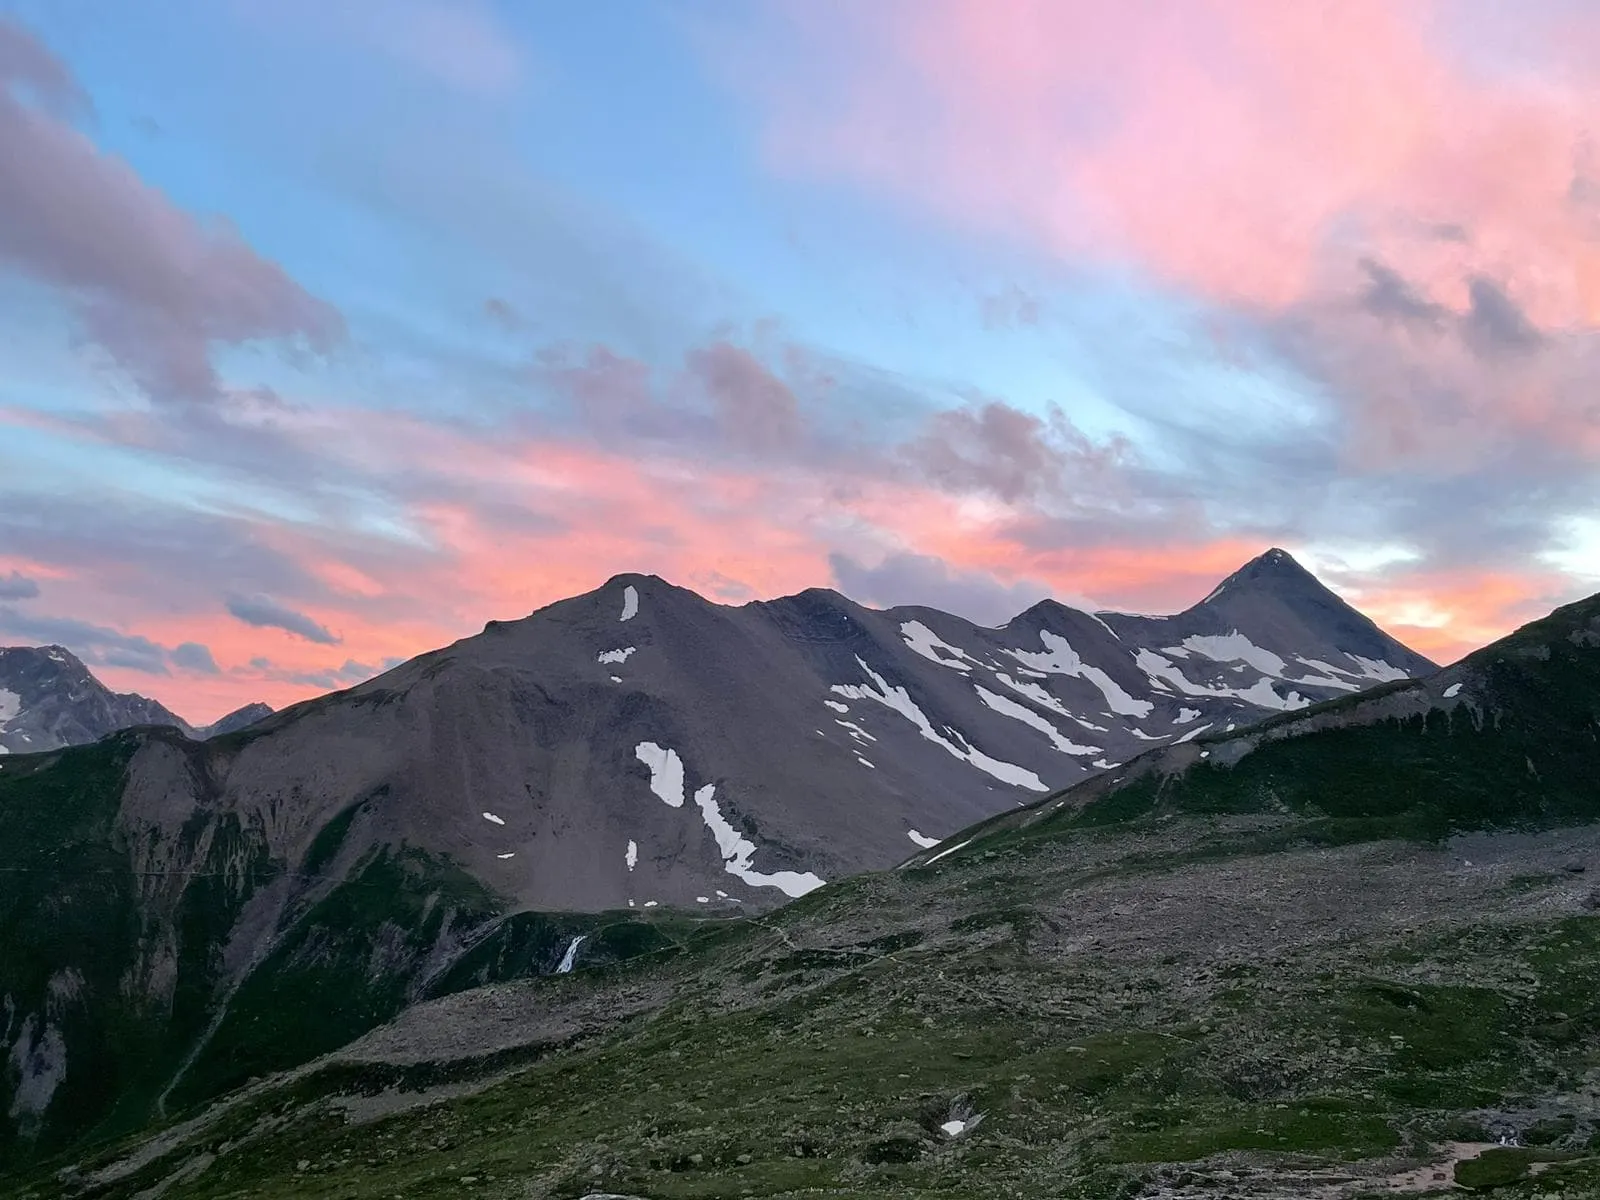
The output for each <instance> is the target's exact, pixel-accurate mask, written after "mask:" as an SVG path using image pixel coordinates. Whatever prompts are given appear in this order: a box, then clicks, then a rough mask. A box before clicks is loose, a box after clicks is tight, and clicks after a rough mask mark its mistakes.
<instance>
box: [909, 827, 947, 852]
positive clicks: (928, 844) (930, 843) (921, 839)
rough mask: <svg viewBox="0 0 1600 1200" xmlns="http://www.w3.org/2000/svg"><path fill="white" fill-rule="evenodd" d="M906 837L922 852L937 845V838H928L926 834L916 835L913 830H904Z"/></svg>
mask: <svg viewBox="0 0 1600 1200" xmlns="http://www.w3.org/2000/svg"><path fill="white" fill-rule="evenodd" d="M906 836H907V837H908V838H910V839H911V840H912V841H913V842H915V843H916V844H917V845H919V846H921V847H922V848H923V849H924V850H931V849H933V847H935V846H937V845H938V844H939V839H938V838H931V837H928V836H927V835H926V834H923V833H918V832H917V831H916V830H915V829H908V830H906Z"/></svg>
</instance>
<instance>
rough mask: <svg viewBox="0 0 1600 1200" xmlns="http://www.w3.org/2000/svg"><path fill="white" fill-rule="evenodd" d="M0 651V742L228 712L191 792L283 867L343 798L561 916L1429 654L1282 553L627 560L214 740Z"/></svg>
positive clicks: (714, 890)
mask: <svg viewBox="0 0 1600 1200" xmlns="http://www.w3.org/2000/svg"><path fill="white" fill-rule="evenodd" d="M6 653H7V654H8V655H11V656H13V657H19V656H20V657H21V658H23V659H27V658H28V657H29V656H30V655H31V662H32V663H33V671H32V674H31V675H30V674H27V673H24V672H18V671H13V672H11V673H10V674H0V679H15V681H16V682H15V683H14V685H8V686H12V690H13V691H14V692H16V693H17V695H18V696H19V698H20V704H19V703H17V702H13V705H12V707H14V708H18V712H17V713H16V714H14V715H13V716H12V717H11V719H10V720H9V721H8V722H7V723H5V724H4V725H0V737H4V738H6V739H7V742H5V743H0V744H9V745H10V747H11V749H13V750H17V749H19V748H22V747H30V748H40V749H43V748H48V742H49V741H50V740H52V738H53V740H54V741H56V742H65V741H87V740H93V739H94V738H95V737H99V736H103V734H104V733H106V732H109V731H110V728H108V727H118V726H127V725H134V724H166V725H171V726H174V727H176V728H179V729H181V730H184V731H186V732H188V733H189V734H190V735H191V736H195V737H215V736H216V735H218V734H222V733H227V732H236V731H238V730H240V729H243V728H245V727H246V726H248V727H249V729H250V736H249V737H248V738H247V739H244V740H239V741H235V742H229V743H227V744H226V745H218V746H217V747H216V748H215V750H214V751H213V752H212V753H210V754H209V755H208V757H207V763H206V768H205V771H204V772H203V778H204V779H205V780H206V783H205V784H204V785H203V786H200V785H195V786H194V787H193V788H192V789H190V791H191V792H192V794H189V795H188V796H187V803H191V804H192V805H193V806H194V808H195V810H196V811H212V810H219V811H229V812H235V813H238V814H239V815H240V817H241V819H242V820H243V822H244V824H245V826H246V827H259V828H265V827H266V826H267V825H270V826H271V827H272V833H271V835H270V837H269V838H268V843H269V849H268V853H269V854H270V855H272V856H273V857H274V858H279V859H282V860H284V861H290V862H292V861H295V860H296V859H297V858H298V857H299V856H301V855H303V854H304V853H305V852H306V847H307V846H308V845H309V844H310V840H311V839H313V838H314V837H315V836H316V835H317V833H318V832H319V831H320V830H321V829H322V828H323V827H324V826H326V824H327V823H328V822H330V821H332V820H333V819H334V818H335V817H338V816H340V815H341V814H344V815H345V818H346V819H347V820H348V821H349V822H350V823H351V826H352V836H353V837H355V838H356V839H358V840H360V841H361V842H363V843H364V844H368V845H378V844H398V843H401V842H403V843H405V844H407V845H411V846H415V847H422V848H426V849H428V850H430V851H432V852H436V853H439V854H442V855H445V856H447V857H449V858H451V859H452V860H453V861H456V862H458V863H460V864H461V865H462V866H464V867H465V868H466V869H467V870H468V871H469V872H470V873H471V874H473V875H474V876H475V877H476V878H478V879H481V880H482V881H483V882H484V883H485V884H486V886H489V887H490V888H492V889H493V890H495V891H497V892H499V893H502V894H505V895H508V896H510V897H513V898H514V900H515V902H516V903H517V904H519V905H522V906H527V907H534V908H581V909H603V908H608V907H615V906H622V905H627V904H633V905H640V906H643V905H663V904H664V905H683V904H708V905H713V906H715V905H722V906H728V905H733V904H746V905H751V904H753V905H758V906H759V905H764V904H771V903H777V902H781V901H782V900H783V899H784V898H786V897H793V896H796V895H800V894H803V893H804V892H805V891H806V890H807V889H809V888H812V887H816V886H818V885H820V884H821V883H822V882H824V881H826V880H829V879H835V878H838V877H841V876H843V875H848V874H851V873H854V872H856V871H860V870H864V869H870V868H873V867H879V866H885V865H889V864H891V863H893V862H895V861H898V859H899V858H901V857H903V856H904V855H905V854H906V853H909V852H911V851H913V850H915V849H916V848H917V846H919V845H925V844H928V843H930V842H932V841H937V840H938V839H939V838H942V837H944V836H945V835H946V834H948V833H951V832H953V831H954V830H956V829H959V828H962V827H963V826H965V825H968V824H970V823H971V822H973V821H975V820H978V819H981V818H983V817H986V816H989V815H991V814H992V813H994V812H996V811H999V810H1001V809H1003V808H1006V807H1010V806H1014V805H1017V804H1020V803H1024V802H1026V801H1027V799H1029V798H1030V797H1033V796H1037V795H1041V794H1043V793H1045V792H1047V791H1050V790H1052V789H1055V788H1059V787H1063V786H1066V785H1069V784H1071V783H1074V782H1076V781H1078V780H1080V779H1083V778H1085V777H1087V776H1090V775H1094V774H1098V773H1099V772H1101V771H1104V770H1107V769H1111V768H1113V767H1115V766H1117V765H1118V764H1120V763H1121V762H1123V761H1125V760H1127V759H1128V758H1130V757H1132V756H1133V755H1135V754H1137V753H1139V752H1140V751H1141V750H1144V749H1146V748H1148V747H1150V746H1152V745H1159V744H1166V743H1171V742H1180V741H1188V740H1191V739H1193V738H1194V737H1196V736H1199V735H1201V734H1203V733H1205V732H1206V731H1207V730H1211V729H1216V728H1227V727H1231V726H1233V725H1237V724H1240V723H1246V722H1249V721H1252V720H1254V719H1256V718H1257V717H1259V716H1261V715H1263V714H1264V713H1271V712H1279V711H1289V710H1293V709H1295V708H1297V707H1301V706H1304V705H1307V704H1310V703H1314V702H1316V701H1319V700H1323V699H1326V698H1329V697H1333V696H1337V695H1341V694H1347V693H1349V692H1352V691H1355V690H1358V689H1360V688H1363V687H1367V686H1371V685H1372V684H1374V683H1378V682H1383V681H1386V680H1390V679H1397V678H1403V677H1406V676H1409V675H1413V674H1416V673H1418V672H1422V671H1427V670H1429V669H1431V667H1432V664H1431V663H1429V662H1428V661H1427V660H1426V659H1424V658H1422V657H1421V656H1420V655H1417V654H1415V653H1413V652H1412V651H1410V650H1408V649H1406V648H1405V647H1404V646H1401V645H1400V644H1399V643H1397V642H1395V641H1394V640H1393V639H1392V638H1389V637H1388V636H1387V635H1385V634H1383V633H1382V632H1381V631H1380V630H1379V629H1378V628H1377V627H1376V626H1375V625H1373V624H1372V622H1371V621H1369V620H1367V619H1366V618H1365V617H1363V616H1361V615H1360V614H1359V613H1357V612H1355V611H1354V610H1353V609H1351V608H1350V607H1349V606H1348V605H1346V604H1345V603H1344V602H1343V601H1341V600H1339V599H1338V597H1336V596H1335V595H1334V594H1333V593H1331V592H1330V591H1328V590H1327V589H1326V588H1324V587H1323V586H1322V585H1321V584H1320V583H1319V582H1318V581H1317V580H1316V579H1315V578H1314V577H1313V576H1312V575H1311V574H1310V573H1309V572H1307V571H1305V570H1304V569H1303V568H1302V567H1300V566H1299V564H1297V563H1296V562H1295V561H1294V560H1293V559H1292V558H1291V557H1290V556H1289V555H1288V554H1286V553H1285V552H1283V551H1281V550H1272V551H1269V552H1268V553H1266V554H1264V555H1262V556H1261V557H1260V558H1258V559H1256V560H1254V561H1253V562H1251V563H1249V564H1247V565H1246V566H1245V567H1244V568H1242V569H1241V570H1240V571H1238V572H1236V573H1235V574H1234V575H1232V576H1230V577H1229V578H1228V579H1227V580H1225V581H1224V582H1223V583H1222V584H1221V585H1220V586H1219V587H1218V588H1216V589H1215V591H1213V592H1212V593H1211V595H1209V596H1208V597H1207V598H1206V599H1205V600H1203V601H1202V602H1201V603H1199V604H1197V605H1195V606H1193V607H1191V608H1189V609H1187V610H1186V611H1184V612H1183V613H1180V614H1177V615H1176V616H1171V617H1149V616H1136V615H1131V614H1125V613H1113V612H1102V613H1086V612H1080V611H1078V610H1076V609H1072V608H1069V607H1066V606H1064V605H1061V604H1058V603H1055V602H1054V601H1049V600H1047V601H1043V602H1041V603H1039V604H1037V605H1035V606H1033V607H1032V608H1030V609H1028V610H1027V611H1026V612H1023V613H1021V614H1019V615H1018V616H1017V617H1015V618H1013V619H1012V620H1011V621H1009V622H1007V623H1006V624H1005V625H1004V626H1002V627H1000V628H998V629H990V628H984V627H981V626H977V625H974V624H973V623H971V622H969V621H965V620H963V619H961V618H959V617H955V616H952V615H950V614H948V613H943V612H939V611H937V610H934V609H928V608H917V607H908V608H896V609H890V610H887V611H876V610H871V609H867V608H864V607H862V606H860V605H858V604H854V603H852V602H851V601H849V600H847V599H845V598H844V597H843V596H841V595H839V594H838V593H836V592H831V591H826V590H822V589H813V590H811V591H806V592H802V593H800V594H799V595H796V596H789V597H784V598H782V599H778V600H772V601H762V602H756V603H752V604H746V605H743V606H741V607H737V608H733V607H728V606H722V605H717V604H712V603H710V602H708V601H706V600H704V599H702V598H701V597H699V596H697V595H695V594H694V593H692V592H689V591H687V590H684V589H682V588H677V587H674V586H672V585H670V584H668V583H666V582H664V581H662V580H661V579H658V578H656V577H654V576H640V575H623V576H618V577H616V578H614V579H612V580H611V581H609V582H608V583H607V584H605V585H604V586H602V587H601V588H599V589H597V590H596V591H594V592H590V593H588V594H586V595H582V596H578V597H575V598H573V599H570V600H565V601H562V602H560V603H557V604H553V605H550V606H549V607H547V608H544V609H541V610H539V611H538V612H536V613H534V614H532V615H531V616H529V617H527V618H524V619H522V620H519V621H510V622H500V621H492V622H490V623H489V625H488V626H487V627H486V628H485V630H484V632H483V633H482V634H480V635H478V636H476V637H471V638H467V639H464V640H462V641H460V642H457V643H455V644H454V645H452V646H449V647H446V648H444V649H441V650H437V651H434V652H431V653H428V654H424V655H422V656H420V657H418V658H415V659H413V660H411V661H410V662H407V663H405V664H403V665H401V666H399V667H397V668H395V669H394V670H391V671H389V672H388V673H386V674H384V675H382V676H380V677H378V678H376V679H374V680H371V681H369V682H367V683H364V684H362V685H360V686H358V687H355V688H352V689H350V690H348V691H345V692H341V693H336V694H334V695H331V696H327V697H323V698H321V699H319V700H316V701H312V702H309V703H307V704H301V705H296V706H293V707H291V708H289V709H287V710H285V711H284V712H282V713H279V714H277V715H275V716H271V717H270V719H269V717H268V716H267V714H266V713H264V712H262V711H261V710H260V709H258V708H254V707H252V708H251V709H247V710H241V712H240V713H237V714H232V715H230V716H229V717H227V718H224V719H223V721H221V722H219V723H218V724H217V725H215V726H212V727H210V728H209V729H205V730H189V729H188V727H187V726H185V725H183V723H182V722H181V721H179V720H178V719H177V718H176V717H174V716H173V715H172V714H171V713H169V712H167V711H166V710H165V709H162V708H160V706H159V705H156V704H155V703H154V702H153V701H145V700H143V699H142V698H139V697H124V696H114V695H112V694H111V693H109V692H107V691H106V690H105V689H104V688H101V687H99V685H98V684H96V683H95V682H94V681H93V680H92V678H91V677H90V676H89V675H88V673H87V671H86V670H85V669H84V668H83V667H82V665H81V664H79V663H77V662H76V660H74V659H71V658H70V656H66V655H65V654H64V652H63V651H61V650H59V648H54V647H52V648H47V649H45V650H43V651H25V650H18V651H8V652H6ZM9 661H11V660H10V659H0V670H3V669H4V668H5V664H7V663H8V662H9ZM51 664H55V665H56V666H57V667H58V668H59V669H57V670H55V671H54V673H53V674H52V673H51V672H50V671H49V670H46V669H44V668H45V667H47V666H49V665H51ZM46 677H48V678H50V679H51V681H52V688H51V690H50V691H49V692H48V694H47V696H46V698H44V699H41V698H40V694H41V691H42V689H41V688H40V687H39V686H38V685H37V683H36V681H37V680H38V679H41V678H46ZM263 707H264V706H263ZM69 718H70V719H69ZM41 741H43V742H45V743H47V744H46V745H40V742H41ZM334 747H337V752H330V751H331V750H332V748H334ZM158 757H159V755H155V754H149V755H144V756H142V757H141V758H140V759H139V760H138V761H136V762H135V764H134V765H133V768H132V772H133V777H134V779H135V780H138V781H141V783H140V785H139V787H138V788H137V789H136V790H139V791H141V792H145V791H149V792H152V793H154V794H160V795H161V796H162V797H163V803H164V804H166V805H171V804H173V803H175V796H174V794H173V793H171V792H170V790H169V789H168V788H167V785H166V782H165V776H164V774H163V772H165V771H166V770H167V769H168V768H167V767H165V766H163V765H160V764H159V763H157V762H156V761H154V760H155V759H156V758H158ZM147 774H148V775H149V779H150V783H149V785H148V786H145V785H144V784H143V783H142V781H143V780H144V778H145V777H146V775H147ZM184 786H185V787H187V786H188V785H184ZM285 797H293V798H294V800H293V802H292V803H285ZM269 811H275V812H281V814H282V815H281V816H279V817H277V818H276V819H275V820H274V821H272V822H264V821H263V819H262V817H261V814H263V813H266V812H269Z"/></svg>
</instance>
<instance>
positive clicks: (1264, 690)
mask: <svg viewBox="0 0 1600 1200" xmlns="http://www.w3.org/2000/svg"><path fill="white" fill-rule="evenodd" d="M1133 659H1134V662H1136V663H1138V664H1139V669H1140V670H1141V671H1143V672H1144V673H1145V674H1146V675H1148V676H1150V678H1151V679H1152V680H1154V679H1165V680H1166V681H1167V682H1168V683H1170V684H1171V685H1172V686H1173V687H1174V688H1175V689H1177V690H1178V691H1179V692H1181V693H1183V694H1184V695H1185V696H1222V697H1227V698H1228V699H1232V700H1246V701H1249V702H1250V703H1251V704H1256V705H1259V706H1260V707H1262V708H1277V709H1282V710H1284V711H1285V712H1287V711H1289V710H1291V709H1296V708H1304V707H1306V705H1308V704H1310V703H1311V701H1309V700H1307V699H1306V698H1305V697H1304V696H1302V695H1301V694H1300V693H1299V692H1294V691H1291V692H1290V693H1289V695H1288V696H1287V697H1285V696H1280V695H1278V693H1277V692H1276V691H1274V690H1273V687H1272V680H1271V679H1270V678H1268V677H1267V676H1262V677H1261V678H1260V679H1258V680H1256V681H1255V682H1254V683H1253V684H1251V685H1250V686H1249V687H1247V688H1230V687H1223V686H1222V685H1220V684H1218V685H1216V686H1213V685H1211V684H1208V683H1196V682H1195V681H1194V680H1192V679H1190V678H1189V677H1188V676H1187V675H1185V674H1184V673H1183V672H1182V671H1181V670H1179V668H1178V666H1177V664H1176V663H1174V662H1172V661H1170V660H1169V659H1166V658H1163V657H1162V656H1161V655H1159V654H1157V653H1156V652H1155V651H1154V650H1140V651H1139V652H1138V653H1137V654H1135V655H1134V656H1133Z"/></svg>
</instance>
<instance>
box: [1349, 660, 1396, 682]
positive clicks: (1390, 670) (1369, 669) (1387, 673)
mask: <svg viewBox="0 0 1600 1200" xmlns="http://www.w3.org/2000/svg"><path fill="white" fill-rule="evenodd" d="M1350 657H1351V658H1352V659H1354V660H1355V661H1356V662H1358V663H1360V664H1361V670H1362V672H1363V673H1365V675H1366V677H1367V678H1368V679H1376V680H1378V681H1379V682H1380V683H1388V682H1390V681H1391V680H1395V679H1409V678H1410V676H1409V675H1407V674H1406V673H1405V672H1404V671H1402V670H1401V669H1400V668H1399V667H1397V666H1395V665H1394V664H1393V663H1388V662H1384V661H1383V660H1382V659H1378V658H1362V657H1361V655H1359V654H1352V655H1351V656H1350Z"/></svg>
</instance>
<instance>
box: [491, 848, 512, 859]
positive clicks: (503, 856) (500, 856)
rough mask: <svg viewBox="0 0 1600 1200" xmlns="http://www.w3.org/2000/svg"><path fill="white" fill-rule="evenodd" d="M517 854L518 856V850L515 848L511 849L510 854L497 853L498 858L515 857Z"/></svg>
mask: <svg viewBox="0 0 1600 1200" xmlns="http://www.w3.org/2000/svg"><path fill="white" fill-rule="evenodd" d="M516 856H517V852H516V851H515V850H513V851H511V852H510V853H509V854H496V855H495V857H496V858H515V857H516Z"/></svg>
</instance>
